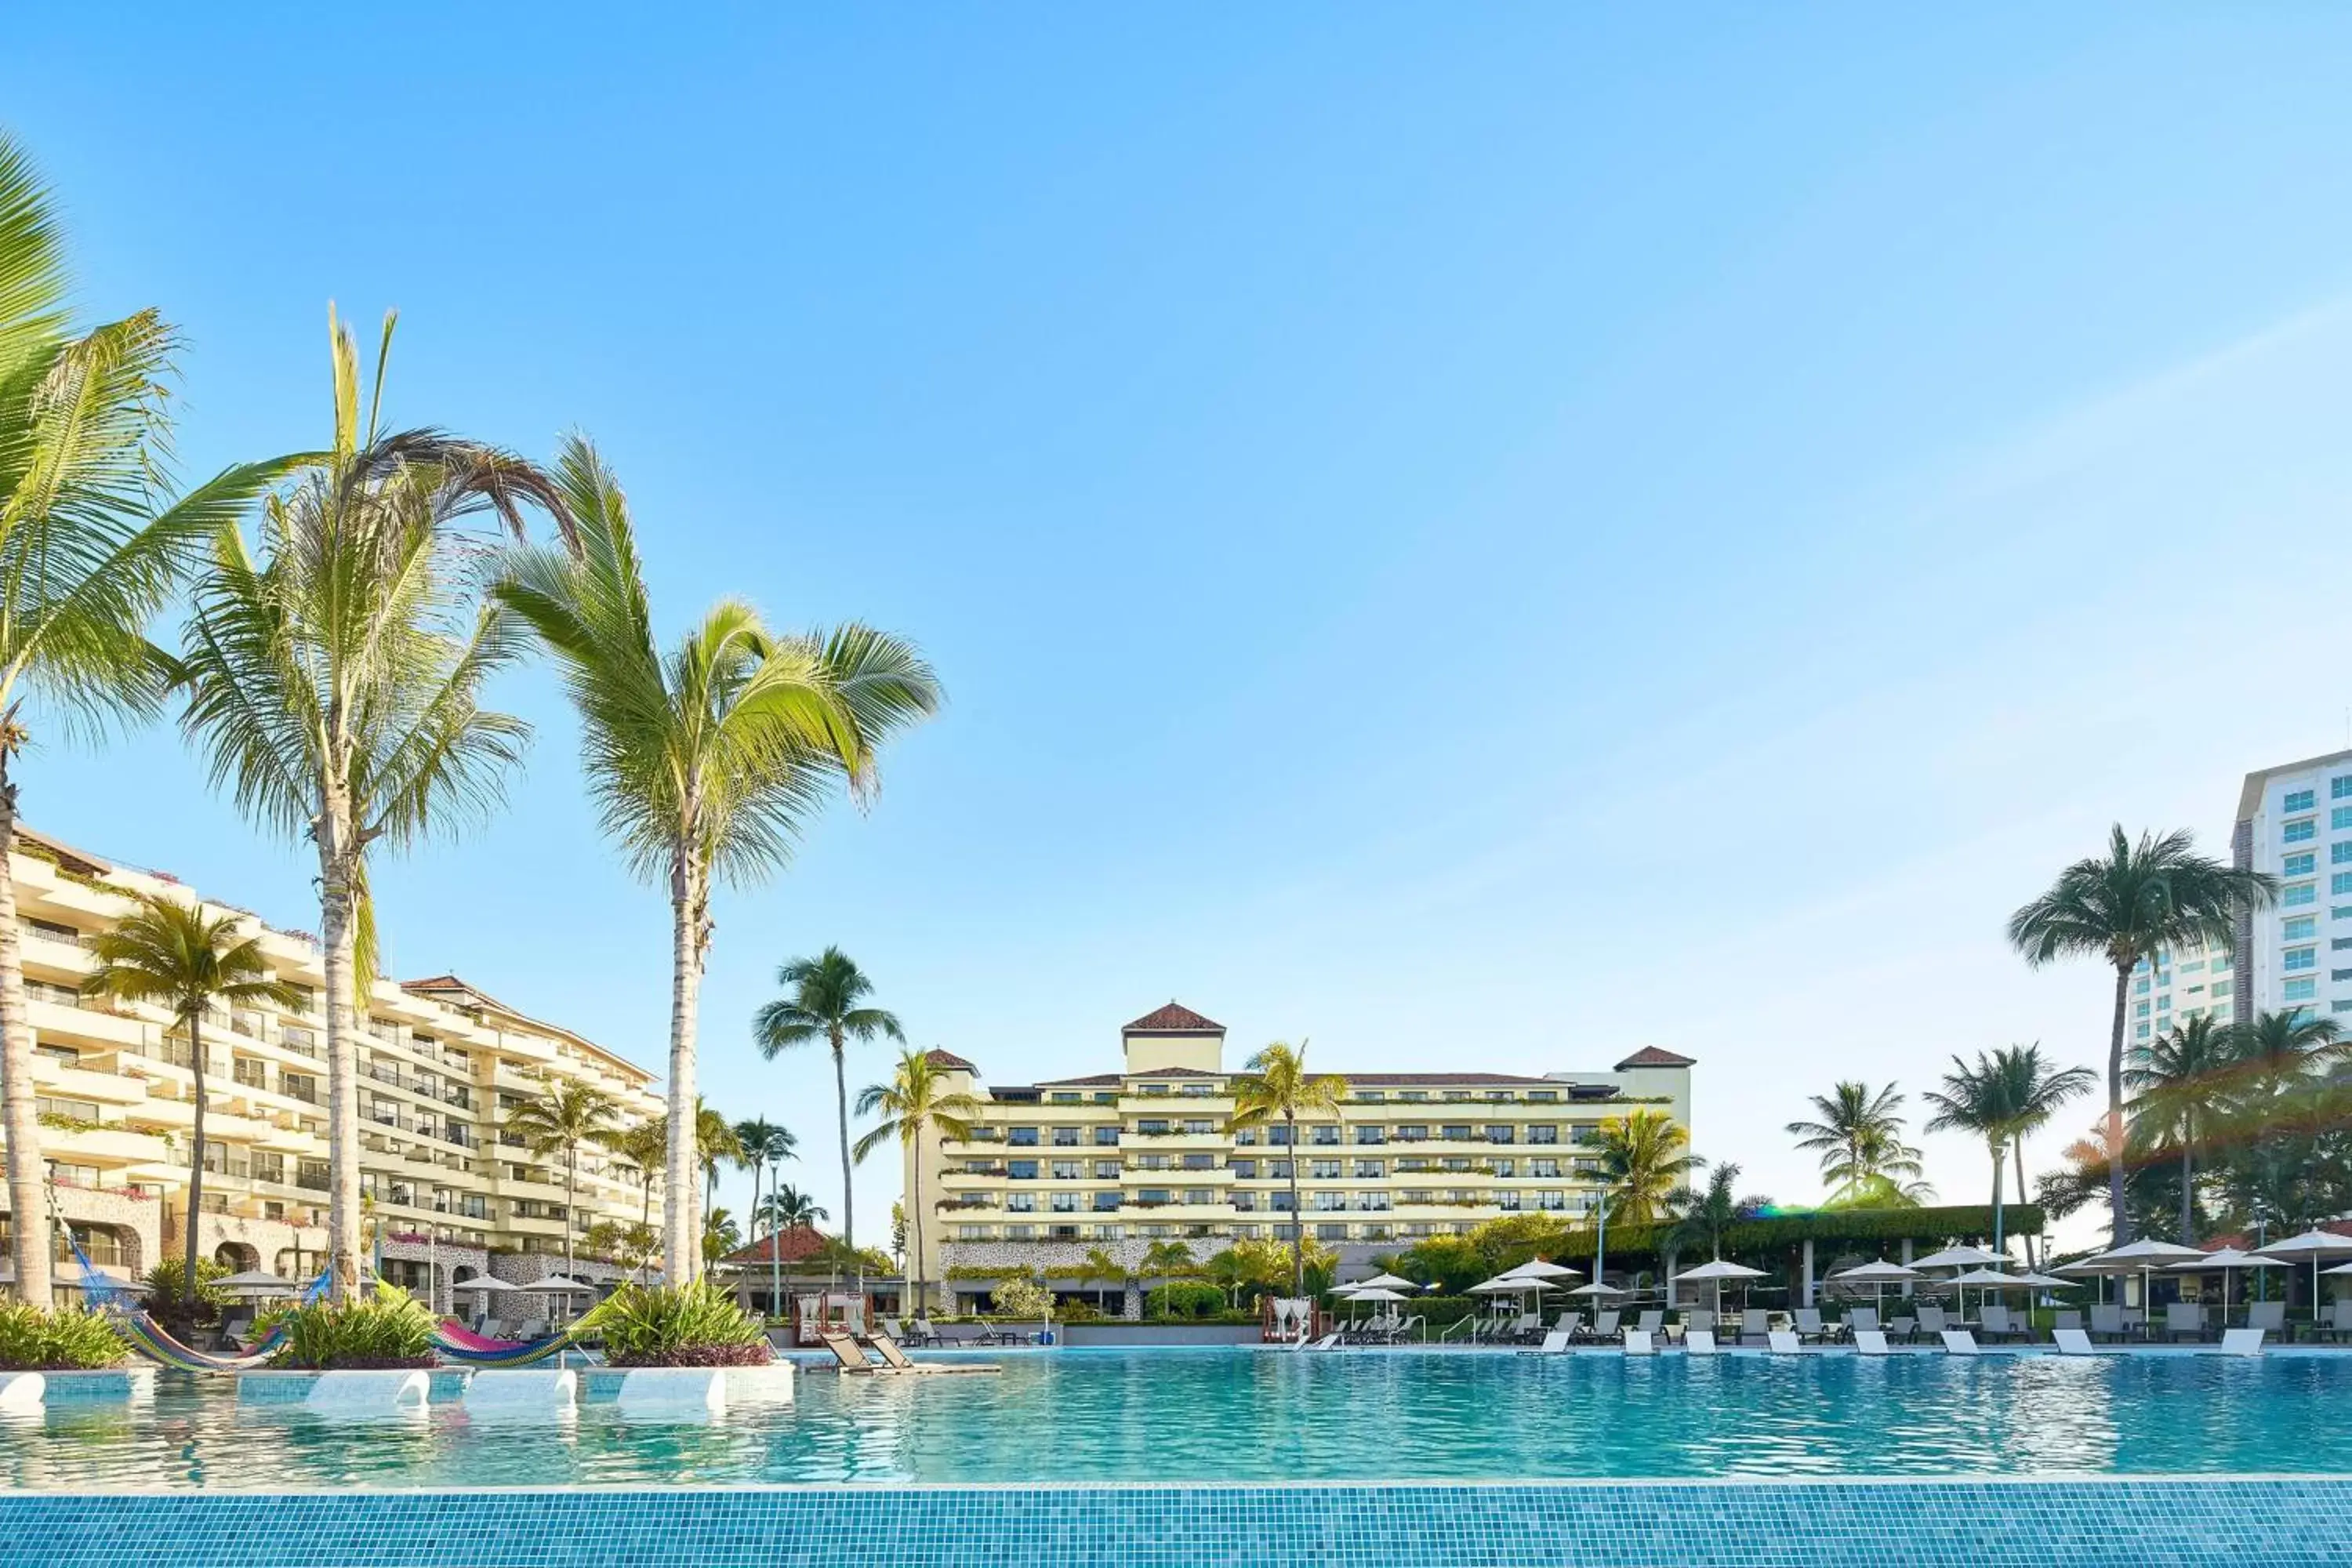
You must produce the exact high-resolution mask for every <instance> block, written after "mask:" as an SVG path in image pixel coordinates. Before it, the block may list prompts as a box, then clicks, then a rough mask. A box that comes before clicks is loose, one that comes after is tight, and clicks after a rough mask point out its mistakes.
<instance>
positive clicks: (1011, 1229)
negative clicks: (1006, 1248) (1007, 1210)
mask: <svg viewBox="0 0 2352 1568" xmlns="http://www.w3.org/2000/svg"><path fill="white" fill-rule="evenodd" d="M1036 1238H1037V1227H1036V1226H1034V1225H1008V1226H1005V1227H1004V1239H1005V1240H1007V1241H1034V1240H1035V1239H1036Z"/></svg>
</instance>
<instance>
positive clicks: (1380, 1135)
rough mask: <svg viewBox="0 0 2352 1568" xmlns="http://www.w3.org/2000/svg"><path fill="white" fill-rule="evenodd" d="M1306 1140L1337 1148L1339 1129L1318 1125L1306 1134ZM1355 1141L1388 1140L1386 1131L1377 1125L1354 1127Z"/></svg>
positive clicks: (1376, 1141) (1379, 1141) (1381, 1141)
mask: <svg viewBox="0 0 2352 1568" xmlns="http://www.w3.org/2000/svg"><path fill="white" fill-rule="evenodd" d="M1307 1142H1310V1143H1316V1144H1319V1145H1321V1146H1322V1147H1324V1148H1326V1149H1332V1148H1337V1147H1338V1146H1339V1129H1338V1128H1336V1127H1318V1128H1316V1129H1314V1130H1313V1131H1311V1132H1310V1133H1309V1134H1308V1135H1307ZM1356 1142H1359V1143H1385V1142H1388V1133H1387V1131H1386V1130H1384V1129H1382V1128H1379V1127H1359V1128H1357V1129H1356Z"/></svg>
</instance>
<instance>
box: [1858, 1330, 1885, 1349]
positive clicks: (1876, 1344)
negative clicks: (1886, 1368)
mask: <svg viewBox="0 0 2352 1568" xmlns="http://www.w3.org/2000/svg"><path fill="white" fill-rule="evenodd" d="M1853 1353H1854V1354H1856V1355H1886V1354H1888V1353H1890V1352H1888V1351H1887V1348H1886V1334H1885V1331H1883V1330H1880V1329H1856V1330H1854V1331H1853Z"/></svg>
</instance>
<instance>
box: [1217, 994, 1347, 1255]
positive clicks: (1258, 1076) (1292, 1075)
mask: <svg viewBox="0 0 2352 1568" xmlns="http://www.w3.org/2000/svg"><path fill="white" fill-rule="evenodd" d="M1231 1088H1232V1090H1233V1096H1234V1112H1233V1116H1232V1117H1231V1119H1230V1120H1229V1121H1228V1122H1227V1125H1228V1126H1229V1127H1235V1128H1241V1127H1271V1126H1272V1125H1273V1123H1274V1121H1276V1119H1277V1118H1279V1119H1280V1120H1281V1121H1282V1125H1283V1137H1284V1139H1285V1141H1286V1142H1287V1144H1288V1147H1287V1148H1286V1150H1285V1152H1286V1154H1287V1155H1288V1156H1289V1164H1290V1293H1291V1294H1292V1295H1293V1296H1304V1295H1305V1294H1307V1216H1306V1215H1303V1214H1301V1213H1300V1212H1299V1208H1298V1148H1299V1144H1298V1119H1299V1118H1300V1117H1302V1116H1338V1115H1339V1114H1340V1110H1339V1102H1340V1101H1341V1100H1345V1099H1346V1098H1347V1096H1348V1080H1347V1079H1344V1078H1341V1077H1339V1075H1338V1074H1337V1073H1325V1074H1322V1075H1321V1076H1319V1077H1318V1076H1316V1075H1314V1074H1310V1073H1309V1072H1308V1071H1307V1042H1306V1041H1305V1040H1301V1041H1299V1042H1298V1045H1297V1047H1296V1048H1295V1049H1294V1048H1293V1047H1291V1045H1290V1044H1289V1042H1287V1041H1285V1040H1276V1041H1275V1042H1273V1043H1272V1044H1271V1045H1269V1046H1267V1047H1265V1049H1264V1050H1262V1051H1260V1052H1258V1053H1257V1055H1255V1056H1254V1057H1252V1058H1250V1059H1249V1060H1248V1061H1246V1062H1244V1063H1243V1064H1242V1072H1241V1075H1240V1076H1239V1077H1237V1078H1235V1079H1234V1080H1233V1083H1232V1085H1231Z"/></svg>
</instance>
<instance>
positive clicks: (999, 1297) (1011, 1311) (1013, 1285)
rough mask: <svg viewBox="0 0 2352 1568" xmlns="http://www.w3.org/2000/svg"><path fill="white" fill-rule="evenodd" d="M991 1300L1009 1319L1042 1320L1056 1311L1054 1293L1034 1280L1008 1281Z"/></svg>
mask: <svg viewBox="0 0 2352 1568" xmlns="http://www.w3.org/2000/svg"><path fill="white" fill-rule="evenodd" d="M989 1298H990V1300H991V1301H992V1302H993V1303H994V1305H995V1308H996V1310H997V1312H998V1314H999V1315H1000V1316H1003V1317H1007V1318H1042V1317H1044V1316H1045V1314H1046V1313H1048V1312H1050V1311H1052V1310H1054V1293H1053V1292H1052V1291H1051V1290H1048V1289H1045V1287H1044V1286H1043V1285H1040V1284H1038V1283H1037V1281H1035V1280H1034V1279H1007V1280H1006V1281H1005V1282H1004V1283H1003V1284H1002V1285H999V1286H998V1287H997V1288H996V1289H994V1290H992V1291H991V1292H990V1293H989Z"/></svg>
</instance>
